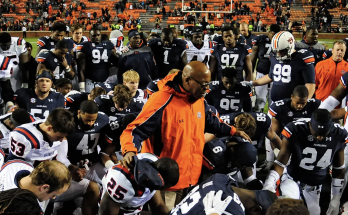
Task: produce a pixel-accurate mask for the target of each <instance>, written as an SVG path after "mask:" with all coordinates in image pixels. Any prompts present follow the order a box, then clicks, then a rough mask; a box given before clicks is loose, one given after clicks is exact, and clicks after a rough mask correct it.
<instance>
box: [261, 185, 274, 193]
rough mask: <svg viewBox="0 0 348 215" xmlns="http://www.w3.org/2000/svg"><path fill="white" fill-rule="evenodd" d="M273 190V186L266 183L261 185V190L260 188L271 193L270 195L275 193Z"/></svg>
mask: <svg viewBox="0 0 348 215" xmlns="http://www.w3.org/2000/svg"><path fill="white" fill-rule="evenodd" d="M275 189H276V187H275V185H273V184H270V183H266V182H265V184H264V185H263V188H262V190H268V191H271V192H272V193H276V190H275Z"/></svg>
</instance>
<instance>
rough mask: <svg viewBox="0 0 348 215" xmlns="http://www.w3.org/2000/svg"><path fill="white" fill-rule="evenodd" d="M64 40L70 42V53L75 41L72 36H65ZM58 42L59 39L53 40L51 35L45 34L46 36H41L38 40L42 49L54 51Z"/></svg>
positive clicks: (38, 44)
mask: <svg viewBox="0 0 348 215" xmlns="http://www.w3.org/2000/svg"><path fill="white" fill-rule="evenodd" d="M63 40H65V41H66V42H67V43H68V52H69V53H70V52H71V50H72V49H73V48H74V46H75V44H74V41H73V40H72V39H71V38H63ZM57 42H58V41H54V40H52V39H51V37H50V36H44V37H40V38H39V39H38V40H37V43H36V45H37V46H38V47H40V48H41V49H47V50H49V51H53V50H54V49H55V46H56V43H57Z"/></svg>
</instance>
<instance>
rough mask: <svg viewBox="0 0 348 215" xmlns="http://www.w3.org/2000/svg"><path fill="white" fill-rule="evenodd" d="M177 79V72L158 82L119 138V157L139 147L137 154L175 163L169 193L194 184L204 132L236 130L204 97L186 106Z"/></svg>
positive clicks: (230, 132)
mask: <svg viewBox="0 0 348 215" xmlns="http://www.w3.org/2000/svg"><path fill="white" fill-rule="evenodd" d="M181 76H182V72H177V73H175V74H172V75H167V76H166V77H165V78H164V79H162V80H161V81H159V82H158V88H159V91H158V92H156V93H154V94H152V96H151V97H150V99H149V100H148V101H147V102H146V103H145V105H144V107H143V109H142V111H141V112H140V114H139V115H138V117H137V118H136V119H135V120H134V121H133V122H132V123H130V124H129V125H128V127H127V128H126V129H125V130H124V131H123V133H122V135H121V137H120V140H121V148H122V153H123V154H126V153H127V152H135V153H136V152H139V151H140V149H141V148H142V150H141V152H151V153H154V154H155V155H157V156H159V157H170V158H172V159H174V160H175V161H176V162H177V163H178V165H179V172H180V178H179V182H178V183H177V184H176V185H175V186H174V187H171V188H170V189H169V190H181V189H184V188H187V187H189V186H190V185H196V184H197V182H198V179H199V176H200V174H201V169H202V164H203V148H204V144H205V141H204V132H209V133H213V134H224V135H233V134H234V133H235V131H236V128H234V127H233V126H229V125H227V124H225V123H224V122H223V121H222V120H220V119H219V118H218V117H217V116H216V115H215V114H214V113H213V112H211V111H210V108H209V107H208V104H207V102H206V101H205V100H204V98H201V99H199V100H197V101H195V102H194V103H190V102H189V97H190V94H189V93H188V92H186V91H185V90H184V89H183V88H182V87H181V85H182V84H181V83H182V79H181ZM150 137H151V138H150ZM149 138H150V139H149ZM144 140H146V141H144ZM143 141H144V142H143Z"/></svg>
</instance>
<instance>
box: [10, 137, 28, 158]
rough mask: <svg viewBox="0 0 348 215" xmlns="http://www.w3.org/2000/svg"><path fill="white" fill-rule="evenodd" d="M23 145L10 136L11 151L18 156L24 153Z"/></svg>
mask: <svg viewBox="0 0 348 215" xmlns="http://www.w3.org/2000/svg"><path fill="white" fill-rule="evenodd" d="M24 151H25V145H24V144H22V143H20V142H17V141H15V140H14V139H13V138H11V152H12V153H13V154H15V155H17V156H19V157H22V156H23V155H24Z"/></svg>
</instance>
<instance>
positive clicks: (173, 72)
mask: <svg viewBox="0 0 348 215" xmlns="http://www.w3.org/2000/svg"><path fill="white" fill-rule="evenodd" d="M177 72H180V69H171V70H170V71H169V72H168V74H167V75H172V74H175V73H177Z"/></svg>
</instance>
